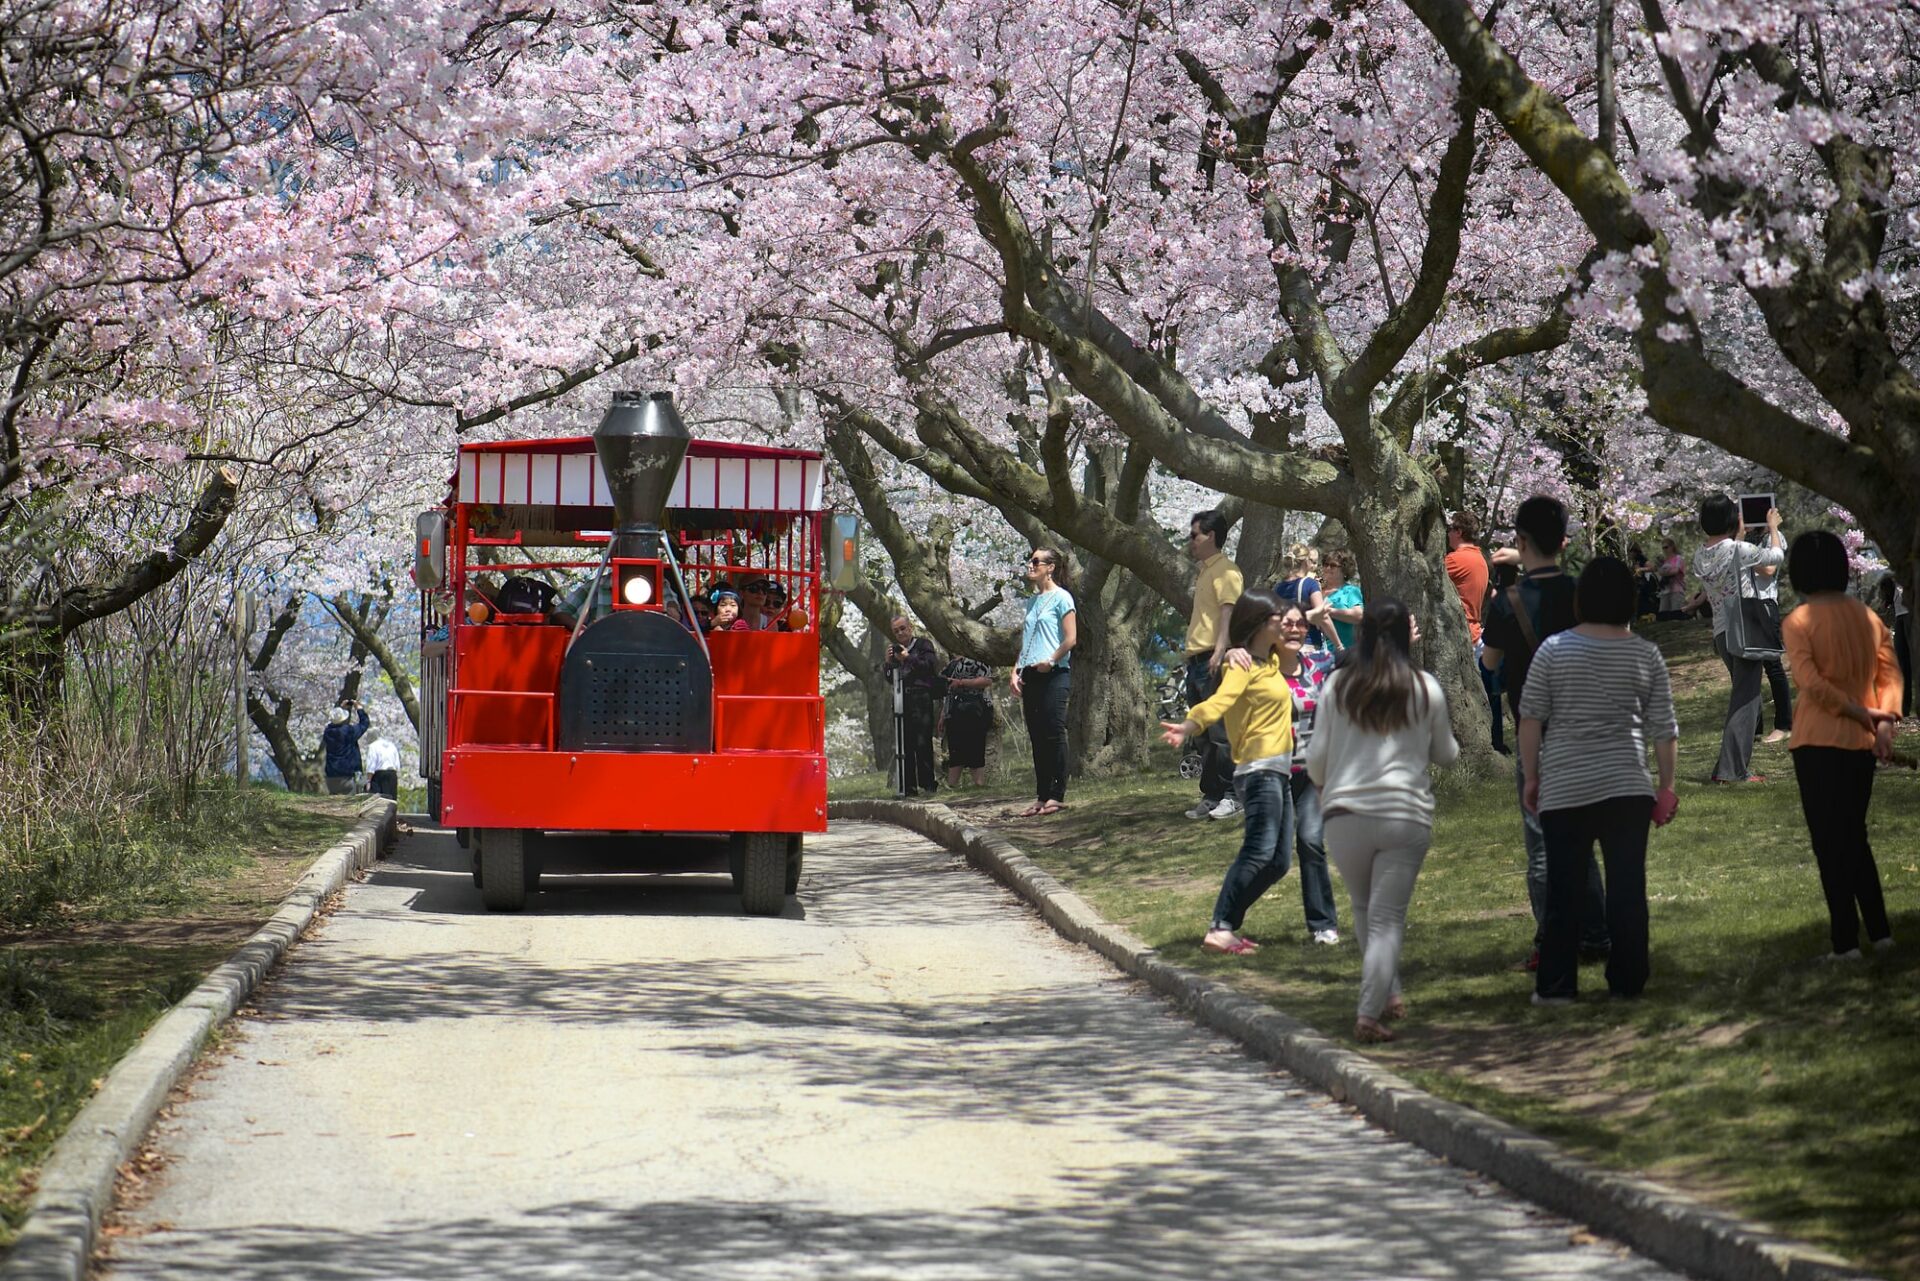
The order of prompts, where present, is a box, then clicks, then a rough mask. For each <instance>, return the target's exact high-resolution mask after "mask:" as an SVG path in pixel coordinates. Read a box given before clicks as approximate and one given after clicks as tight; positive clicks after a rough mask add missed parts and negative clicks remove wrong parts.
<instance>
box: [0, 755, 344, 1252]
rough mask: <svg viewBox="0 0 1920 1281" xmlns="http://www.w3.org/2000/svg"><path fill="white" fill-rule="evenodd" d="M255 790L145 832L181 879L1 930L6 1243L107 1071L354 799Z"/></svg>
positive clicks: (251, 926)
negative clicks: (52, 1153) (51, 920)
mask: <svg viewBox="0 0 1920 1281" xmlns="http://www.w3.org/2000/svg"><path fill="white" fill-rule="evenodd" d="M361 799H362V798H360V797H349V798H345V800H341V799H333V798H322V797H299V796H289V795H288V794H287V793H285V792H277V791H271V790H268V789H265V788H256V789H251V790H249V791H248V792H247V793H244V794H242V795H241V796H240V797H239V798H233V797H228V798H225V799H224V800H221V801H219V802H217V803H215V804H211V805H209V806H207V807H205V808H204V809H203V810H202V811H201V812H200V813H199V815H198V816H197V817H196V818H195V819H193V820H191V821H187V822H181V823H174V824H169V825H166V826H165V827H164V828H161V827H156V828H155V829H154V830H152V831H150V832H148V833H146V837H147V838H148V839H150V840H151V841H152V842H153V843H154V845H155V846H156V850H155V853H156V856H161V855H165V856H169V857H171V859H173V860H174V861H175V862H176V863H177V866H178V874H177V875H175V876H172V877H169V878H167V879H166V880H165V881H164V882H161V883H158V884H157V885H156V887H155V888H153V889H152V890H151V891H150V893H149V895H148V897H145V898H139V897H128V896H125V895H108V896H103V897H102V898H101V899H99V900H97V901H92V902H85V903H74V904H67V905H65V907H66V912H65V914H64V917H63V919H61V920H60V921H59V922H58V923H56V924H49V925H41V926H37V927H36V928H34V929H32V930H31V931H26V932H16V933H12V934H0V947H4V951H0V1250H4V1247H5V1246H6V1245H7V1244H8V1243H9V1242H11V1241H12V1239H13V1237H14V1234H15V1233H16V1232H17V1231H18V1230H19V1227H20V1224H21V1222H22V1221H23V1220H24V1218H25V1215H26V1208H27V1203H28V1201H29V1200H30V1199H31V1197H32V1194H33V1173H34V1170H35V1169H36V1168H37V1167H38V1166H39V1164H40V1162H42V1161H43V1160H45V1159H46V1155H47V1153H48V1151H49V1150H51V1149H52V1147H53V1144H54V1142H55V1141H56V1140H57V1139H58V1138H59V1136H60V1134H61V1132H62V1131H63V1130H64V1129H65V1128H66V1126H67V1125H68V1123H70V1122H71V1121H72V1120H73V1117H74V1114H75V1113H77V1112H78V1111H79V1110H80V1109H81V1107H82V1106H84V1105H85V1104H86V1101H87V1100H88V1099H89V1098H90V1097H92V1095H93V1092H94V1090H95V1089H96V1088H97V1087H98V1085H99V1083H100V1081H101V1079H102V1078H104V1077H105V1076H106V1074H107V1072H108V1071H110V1070H111V1069H112V1067H113V1065H114V1064H115V1063H116V1062H118V1061H119V1059H120V1057H121V1055H123V1054H125V1053H126V1052H127V1050H128V1049H130V1048H131V1047H132V1046H133V1044H134V1042H136V1041H138V1040H139V1039H140V1037H141V1035H142V1034H143V1033H144V1032H145V1031H146V1030H147V1028H148V1027H150V1026H152V1024H153V1022H154V1020H155V1019H157V1018H159V1017H160V1016H161V1015H162V1014H164V1013H165V1012H166V1011H167V1009H168V1008H169V1007H170V1006H171V1005H173V1004H174V1002H176V1001H178V1000H180V999H181V998H182V997H184V996H185V995H186V994H187V993H189V992H191V991H192V990H193V989H194V987H195V986H196V985H197V984H198V983H199V982H200V980H201V979H202V978H203V977H205V975H206V974H207V972H208V971H209V970H211V969H213V968H214V967H215V966H216V965H219V964H220V963H221V962H222V961H224V960H226V959H227V957H228V956H230V955H232V953H233V951H234V949H235V948H236V947H237V946H238V945H239V944H240V943H241V942H242V941H244V940H245V939H246V938H247V937H248V936H249V935H250V934H252V933H253V931H254V930H256V929H258V928H259V926H260V924H261V923H262V922H264V921H265V920H266V918H267V917H269V916H271V915H272V914H273V913H274V912H275V911H277V910H278V909H279V905H280V901H281V900H282V899H283V898H284V897H285V896H286V893H287V891H288V890H289V889H291V888H292V886H293V883H294V882H295V881H296V880H298V879H299V878H300V876H301V875H302V874H304V873H305V871H306V870H307V868H308V867H309V866H310V865H311V864H312V862H313V860H314V859H315V858H316V857H318V856H319V854H320V853H321V852H322V851H324V850H325V849H326V848H327V846H329V845H330V844H332V842H333V841H334V840H335V839H336V838H337V837H338V836H339V835H340V834H341V833H342V832H344V831H345V830H346V829H347V828H348V827H349V826H351V825H352V822H353V817H354V809H355V804H357V802H358V801H359V800H361Z"/></svg>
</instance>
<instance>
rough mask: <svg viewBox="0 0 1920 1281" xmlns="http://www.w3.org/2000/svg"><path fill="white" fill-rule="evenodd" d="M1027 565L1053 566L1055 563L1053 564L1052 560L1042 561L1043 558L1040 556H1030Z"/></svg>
mask: <svg viewBox="0 0 1920 1281" xmlns="http://www.w3.org/2000/svg"><path fill="white" fill-rule="evenodd" d="M1027 564H1029V565H1051V564H1053V562H1052V561H1050V560H1045V559H1042V558H1041V557H1039V556H1029V557H1027Z"/></svg>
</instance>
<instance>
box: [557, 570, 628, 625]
mask: <svg viewBox="0 0 1920 1281" xmlns="http://www.w3.org/2000/svg"><path fill="white" fill-rule="evenodd" d="M596 584H597V585H598V586H597V589H596ZM589 592H591V593H592V596H593V599H592V602H591V603H589V602H588V599H587V596H588V593H589ZM583 607H584V608H585V609H586V611H587V618H586V621H587V622H589V623H591V622H592V621H593V620H594V619H596V618H599V617H600V616H601V615H602V614H610V613H612V612H613V575H612V574H600V573H588V574H582V575H580V576H579V577H577V578H576V579H574V581H573V582H572V583H571V584H569V585H568V587H567V590H566V591H565V592H564V593H562V594H561V597H560V601H559V603H558V604H556V605H554V606H553V607H552V609H553V615H552V617H553V620H554V621H555V622H557V623H560V624H563V625H564V626H567V627H572V626H574V625H575V624H577V623H578V622H579V621H580V611H581V609H582V608H583Z"/></svg>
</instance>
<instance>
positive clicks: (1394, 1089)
mask: <svg viewBox="0 0 1920 1281" xmlns="http://www.w3.org/2000/svg"><path fill="white" fill-rule="evenodd" d="M827 812H828V814H829V816H830V817H832V818H837V819H867V820H872V821H877V822H884V823H893V824H896V825H898V826H901V827H905V828H908V829H910V830H912V831H915V832H918V833H919V834H920V835H922V836H925V837H927V838H928V839H929V840H932V841H935V842H936V843H938V844H940V845H943V846H945V847H946V848H948V849H950V850H953V851H954V852H956V853H959V854H964V855H965V856H966V858H967V860H968V861H969V862H971V863H973V864H975V865H976V866H978V867H980V868H982V869H984V870H985V871H987V872H988V873H989V874H991V875H992V876H993V877H994V878H995V879H996V880H999V881H1001V882H1003V883H1004V884H1005V885H1007V886H1008V887H1009V888H1010V889H1012V890H1013V891H1014V892H1015V893H1017V894H1019V895H1020V896H1021V897H1022V898H1024V899H1026V900H1027V901H1028V902H1029V903H1031V904H1033V905H1034V907H1036V908H1038V909H1039V912H1040V915H1041V916H1042V917H1044V918H1045V919H1046V921H1047V923H1048V924H1049V925H1051V926H1052V927H1053V928H1054V929H1055V930H1057V931H1058V932H1059V933H1060V934H1061V935H1063V936H1064V937H1066V938H1067V939H1069V940H1071V941H1072V942H1075V943H1082V944H1085V945H1086V946H1087V947H1090V948H1092V949H1093V950H1095V951H1096V952H1099V953H1100V954H1101V955H1102V956H1105V957H1106V958H1107V959H1108V960H1110V961H1112V962H1113V963H1114V964H1115V965H1117V966H1119V967H1120V968H1121V969H1122V970H1124V971H1125V972H1126V973H1128V974H1130V975H1132V976H1133V977H1135V978H1137V979H1139V980H1141V981H1142V982H1145V983H1147V984H1148V985H1150V986H1151V987H1152V988H1153V989H1154V990H1155V991H1157V992H1159V993H1160V994H1161V995H1163V996H1166V997H1169V998H1171V999H1172V1000H1173V1001H1174V1002H1175V1003H1176V1004H1178V1005H1179V1006H1180V1007H1181V1008H1182V1009H1184V1010H1186V1011H1187V1012H1188V1013H1189V1014H1191V1015H1192V1016H1193V1017H1194V1018H1195V1019H1196V1020H1198V1021H1199V1022H1200V1023H1203V1024H1205V1025H1206V1026H1207V1027H1210V1028H1212V1029H1214V1030H1215V1031H1218V1032H1223V1033H1225V1034H1226V1035H1228V1036H1231V1037H1233V1038H1234V1039H1235V1040H1237V1041H1239V1042H1240V1043H1241V1044H1242V1045H1244V1046H1246V1047H1247V1048H1248V1049H1250V1050H1252V1051H1253V1052H1254V1053H1255V1054H1258V1055H1259V1056H1260V1057H1262V1058H1264V1059H1266V1060H1268V1061H1269V1062H1272V1063H1274V1064H1275V1065H1277V1066H1279V1067H1283V1068H1285V1069H1286V1070H1287V1071H1289V1072H1291V1073H1293V1074H1294V1075H1295V1076H1297V1077H1300V1078H1302V1079H1303V1080H1307V1081H1311V1082H1312V1083H1313V1084H1315V1085H1317V1086H1319V1087H1320V1088H1321V1089H1323V1090H1325V1091H1327V1093H1329V1094H1330V1095H1332V1096H1333V1097H1334V1098H1335V1099H1338V1100H1341V1101H1343V1102H1346V1103H1350V1104H1352V1105H1353V1106H1354V1107H1357V1108H1359V1109H1360V1111H1361V1112H1363V1113H1365V1114H1366V1115H1367V1117H1369V1118H1370V1119H1371V1120H1373V1121H1375V1122H1377V1123H1378V1124H1379V1125H1381V1126H1383V1127H1385V1128H1386V1129H1388V1130H1390V1131H1392V1132H1393V1133H1395V1134H1397V1135H1399V1136H1401V1137H1402V1138H1405V1139H1409V1140H1411V1141H1412V1142H1414V1143H1417V1144H1419V1145H1420V1146H1421V1147H1423V1148H1425V1149H1427V1151H1429V1152H1432V1153H1434V1154H1435V1155H1437V1156H1441V1157H1444V1158H1445V1159H1447V1160H1448V1161H1450V1162H1452V1163H1453V1164H1455V1165H1458V1166H1461V1167H1462V1168H1464V1169H1469V1170H1473V1171H1476V1172H1478V1173H1480V1174H1484V1175H1486V1176H1488V1177H1489V1178H1492V1179H1495V1180H1497V1181H1498V1182H1500V1183H1502V1184H1504V1185H1506V1186H1507V1187H1508V1188H1511V1189H1512V1190H1513V1191H1515V1192H1517V1193H1519V1194H1520V1195H1521V1196H1524V1197H1526V1198H1527V1199H1528V1200H1530V1201H1534V1202H1536V1203H1538V1204H1540V1205H1543V1206H1545V1207H1546V1208H1548V1209H1550V1210H1553V1211H1555V1212H1557V1213H1559V1214H1564V1215H1566V1216H1567V1217H1569V1218H1572V1219H1575V1220H1577V1221H1579V1222H1581V1223H1585V1224H1588V1225H1590V1226H1591V1227H1592V1228H1593V1229H1594V1230H1595V1231H1596V1232H1599V1233H1601V1234H1603V1235H1605V1236H1609V1237H1613V1238H1616V1239H1618V1240H1620V1241H1624V1242H1626V1243H1627V1244H1628V1245H1631V1246H1632V1247H1633V1248H1634V1249H1636V1250H1638V1251H1640V1252H1641V1253H1642V1254H1645V1255H1648V1256H1649V1257H1651V1258H1654V1259H1657V1260H1659V1261H1660V1262H1662V1263H1664V1264H1666V1265H1668V1266H1669V1267H1675V1268H1680V1269H1682V1270H1684V1271H1686V1272H1690V1273H1692V1274H1694V1275H1696V1276H1700V1277H1706V1278H1710V1281H1838V1279H1839V1278H1848V1279H1850V1281H1859V1279H1861V1278H1867V1277H1870V1275H1871V1274H1869V1273H1866V1272H1863V1271H1861V1270H1860V1269H1858V1268H1856V1267H1854V1266H1853V1265H1851V1264H1849V1263H1847V1262H1846V1261H1845V1260H1844V1259H1840V1258H1837V1257H1836V1256H1834V1255H1831V1254H1828V1253H1825V1252H1823V1251H1820V1250H1817V1249H1815V1248H1814V1247H1812V1246H1809V1245H1805V1244H1803V1243H1801V1242H1798V1241H1794V1240H1791V1239H1789V1238H1786V1237H1783V1236H1780V1235H1779V1234H1777V1233H1774V1232H1771V1231H1769V1230H1768V1229H1766V1228H1765V1227H1762V1226H1760V1225H1759V1224H1755V1223H1751V1222H1749V1221H1747V1220H1744V1219H1741V1218H1739V1217H1737V1216H1735V1215H1731V1214H1728V1213H1725V1212H1724V1211H1721V1210H1716V1209H1714V1208H1712V1207H1710V1206H1706V1205H1702V1204H1700V1203H1699V1202H1697V1201H1694V1200H1692V1199H1691V1198H1689V1197H1687V1196H1685V1195H1683V1194H1681V1193H1679V1192H1676V1191H1674V1190H1673V1189H1671V1188H1667V1187H1663V1186H1662V1185H1660V1184H1658V1183H1654V1182H1652V1181H1651V1180H1648V1179H1640V1178H1635V1177H1633V1176H1631V1175H1625V1174H1619V1173H1616V1172H1614V1171H1611V1170H1604V1169H1601V1168H1600V1167H1598V1166H1595V1165H1592V1164H1589V1163H1588V1162H1586V1161H1582V1160H1580V1159H1578V1158H1576V1157H1573V1156H1570V1155H1568V1154H1567V1153H1565V1152H1562V1151H1561V1150H1560V1149H1559V1148H1556V1147H1555V1146H1554V1145H1553V1144H1551V1143H1549V1142H1547V1141H1546V1140H1545V1139H1542V1138H1538V1137H1536V1136H1535V1135H1531V1134H1528V1133H1527V1132H1526V1131H1524V1130H1521V1129H1519V1128H1518V1127H1516V1126H1512V1125H1508V1124H1507V1123H1506V1122H1504V1121H1499V1120H1496V1119H1494V1118H1493V1117H1490V1116H1487V1115H1485V1114H1483V1113H1480V1112H1476V1111H1474V1110H1473V1109H1472V1108H1468V1107H1464V1106H1462V1105H1460V1104H1458V1103H1449V1102H1447V1101H1446V1100H1445V1099H1440V1098H1436V1097H1435V1096H1433V1095H1431V1094H1428V1093H1427V1092H1426V1091H1424V1090H1421V1089H1419V1088H1417V1087H1416V1086H1414V1085H1413V1084H1412V1083H1410V1082H1408V1081H1407V1080H1405V1079H1404V1078H1402V1077H1399V1076H1396V1075H1395V1074H1394V1073H1392V1072H1389V1071H1387V1070H1386V1069H1385V1068H1383V1067H1381V1066H1380V1065H1379V1064H1377V1063H1375V1062H1373V1061H1372V1060H1371V1059H1368V1058H1367V1057H1365V1056H1364V1055H1361V1054H1358V1053H1356V1052H1354V1051H1353V1050H1349V1049H1347V1048H1345V1047H1344V1046H1341V1045H1339V1044H1336V1043H1335V1042H1334V1041H1332V1040H1331V1039H1329V1038H1328V1037H1326V1036H1324V1035H1322V1034H1321V1033H1320V1032H1318V1031H1316V1030H1314V1029H1313V1028H1311V1027H1309V1026H1307V1025H1306V1024H1305V1023H1302V1022H1301V1021H1300V1020H1298V1019H1295V1018H1292V1017H1289V1016H1288V1015H1286V1014H1282V1013H1280V1012H1279V1011H1277V1010H1275V1009H1273V1008H1271V1007H1270V1006H1267V1005H1265V1004H1262V1003H1261V1002H1259V1001H1256V1000H1254V999H1253V998H1251V997H1247V996H1242V995H1241V994H1240V993H1238V992H1235V991H1233V990H1232V989H1231V988H1228V987H1227V986H1225V985H1223V984H1220V983H1214V982H1210V981H1208V980H1206V979H1204V978H1201V977H1200V976H1199V975H1197V974H1194V973H1192V972H1190V971H1188V970H1184V969H1182V968H1180V967H1179V966H1177V965H1173V964H1171V963H1169V962H1167V961H1165V960H1162V959H1161V958H1160V957H1159V956H1158V955H1157V954H1156V953H1155V952H1154V950H1153V949H1152V948H1150V947H1148V946H1147V945H1146V944H1145V943H1142V942H1141V941H1140V940H1139V939H1137V938H1135V937H1133V935H1131V934H1129V933H1127V932H1126V931H1125V930H1123V929H1120V928H1119V927H1117V926H1115V925H1112V924H1110V923H1108V922H1107V921H1106V920H1105V919H1104V918H1102V917H1101V916H1100V914H1099V913H1098V912H1096V911H1094V910H1093V908H1092V906H1091V905H1089V904H1088V903H1087V901H1086V900H1085V899H1083V898H1081V897H1080V896H1079V895H1078V894H1075V893H1074V892H1073V891H1072V890H1070V889H1068V888H1067V887H1066V886H1064V885H1062V884H1061V883H1060V882H1059V881H1058V880H1056V879H1054V878H1053V877H1052V876H1050V875H1048V874H1047V873H1046V872H1044V871H1042V870H1040V868H1038V867H1036V866H1035V865H1034V863H1033V862H1032V860H1030V859H1029V858H1027V856H1026V855H1025V854H1023V853H1021V852H1020V850H1019V848H1018V847H1016V846H1015V845H1013V844H1012V843H1011V842H1010V841H1008V840H1007V839H1006V838H1005V837H1003V836H1000V835H997V834H996V833H994V832H991V831H988V830H986V829H985V828H979V827H971V826H968V825H967V824H966V823H965V822H963V821H962V820H961V819H960V817H959V816H958V815H956V814H955V813H954V812H953V811H952V810H950V809H948V808H947V807H946V806H944V805H930V804H917V803H909V802H903V801H885V800H878V801H834V802H832V803H830V804H829V805H828V806H827Z"/></svg>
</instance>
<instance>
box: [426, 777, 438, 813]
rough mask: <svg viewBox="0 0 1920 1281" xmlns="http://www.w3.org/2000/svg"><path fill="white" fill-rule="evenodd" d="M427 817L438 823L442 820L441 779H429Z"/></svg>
mask: <svg viewBox="0 0 1920 1281" xmlns="http://www.w3.org/2000/svg"><path fill="white" fill-rule="evenodd" d="M427 817H428V818H430V819H432V820H433V821H434V822H435V823H436V824H438V823H439V822H440V780H439V779H437V778H430V779H428V780H427Z"/></svg>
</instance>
